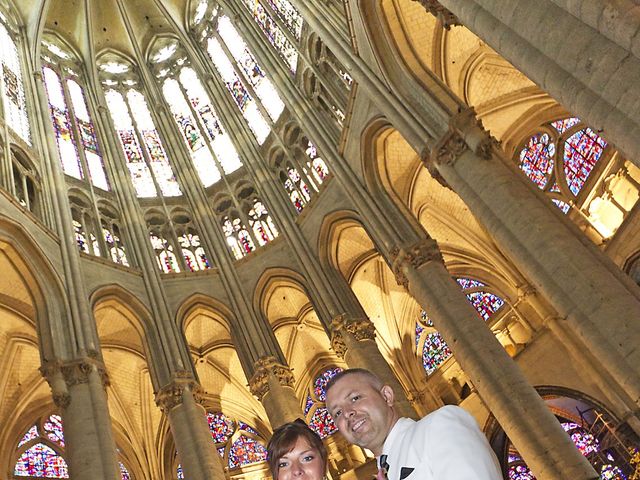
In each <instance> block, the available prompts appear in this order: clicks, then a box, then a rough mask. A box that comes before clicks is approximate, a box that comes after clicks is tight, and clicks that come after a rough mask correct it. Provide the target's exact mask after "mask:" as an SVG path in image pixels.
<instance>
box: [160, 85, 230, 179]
mask: <svg viewBox="0 0 640 480" xmlns="http://www.w3.org/2000/svg"><path fill="white" fill-rule="evenodd" d="M162 92H163V93H164V97H165V99H166V100H167V103H168V104H169V107H170V108H171V113H173V117H174V119H175V121H176V123H177V125H178V128H179V130H180V133H181V134H182V137H183V139H184V141H185V143H186V144H187V147H188V149H189V153H190V154H191V159H192V161H193V164H194V166H195V168H196V171H197V172H198V175H199V176H200V180H201V181H202V184H203V185H204V186H205V187H208V186H209V185H212V184H214V183H215V182H217V181H218V180H220V171H219V170H218V167H217V166H216V164H215V162H214V160H213V155H212V154H211V151H210V150H209V148H207V145H206V144H205V140H204V137H203V134H202V130H201V129H200V126H199V125H198V123H197V122H196V119H195V118H194V116H193V115H192V113H191V109H190V108H189V104H188V103H187V102H186V100H185V99H184V95H183V93H182V90H181V88H180V85H179V83H178V82H177V81H176V80H174V79H172V78H169V79H167V80H165V82H164V84H163V86H162ZM205 113H206V112H205Z"/></svg>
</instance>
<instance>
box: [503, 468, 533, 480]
mask: <svg viewBox="0 0 640 480" xmlns="http://www.w3.org/2000/svg"><path fill="white" fill-rule="evenodd" d="M509 480H536V477H534V476H533V473H531V470H529V468H528V467H527V466H526V465H511V466H510V467H509Z"/></svg>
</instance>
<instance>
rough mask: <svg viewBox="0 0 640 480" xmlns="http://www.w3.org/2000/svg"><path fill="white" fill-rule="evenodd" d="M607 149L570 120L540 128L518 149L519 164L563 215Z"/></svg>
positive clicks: (589, 131)
mask: <svg viewBox="0 0 640 480" xmlns="http://www.w3.org/2000/svg"><path fill="white" fill-rule="evenodd" d="M606 149H607V142H606V141H605V140H604V139H603V138H602V137H600V136H599V135H598V134H596V133H595V132H594V131H593V130H592V129H591V128H589V127H587V126H586V125H584V124H582V123H581V122H580V120H579V119H578V118H575V117H570V118H565V119H560V120H556V121H554V122H550V123H548V124H546V125H543V126H541V127H540V129H539V132H538V133H536V134H534V135H532V136H531V137H530V138H529V139H528V140H527V141H526V143H525V144H524V146H523V147H522V149H521V150H520V152H519V158H518V164H519V166H520V169H521V170H522V171H523V172H524V174H525V175H526V176H527V177H528V178H529V179H530V180H531V181H532V182H533V183H534V184H536V185H537V186H538V187H539V188H540V189H542V190H544V191H545V192H546V193H547V195H548V196H549V197H550V198H551V200H552V201H553V203H554V204H555V205H556V206H557V207H558V208H560V210H562V212H563V213H565V214H566V213H568V212H569V211H570V210H571V205H572V203H576V201H577V200H578V195H579V194H580V191H581V190H582V188H583V187H584V185H585V183H586V181H587V179H588V178H589V176H590V175H591V172H592V171H593V169H594V168H595V167H596V164H597V162H598V161H599V160H600V158H602V156H603V154H604V153H605V151H606Z"/></svg>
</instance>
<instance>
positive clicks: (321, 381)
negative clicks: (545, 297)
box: [304, 367, 342, 438]
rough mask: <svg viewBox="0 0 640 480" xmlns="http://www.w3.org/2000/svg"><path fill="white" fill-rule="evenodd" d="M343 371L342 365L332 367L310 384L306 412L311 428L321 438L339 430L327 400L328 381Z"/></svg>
mask: <svg viewBox="0 0 640 480" xmlns="http://www.w3.org/2000/svg"><path fill="white" fill-rule="evenodd" d="M341 371H342V368H340V367H331V368H329V369H327V370H325V371H323V372H322V373H320V374H319V375H318V376H316V378H314V380H313V382H312V384H311V385H310V386H309V391H308V393H307V399H306V401H305V406H304V414H305V418H306V420H307V424H308V425H309V428H311V430H313V431H314V432H316V433H317V434H318V435H319V436H320V438H326V437H328V436H329V435H332V434H334V433H335V432H336V431H337V430H338V429H337V427H336V425H335V424H334V423H333V420H332V419H331V416H330V415H329V412H328V410H327V406H326V404H325V401H326V399H327V392H326V387H327V383H329V380H331V379H332V378H333V377H335V376H336V374H338V373H339V372H341Z"/></svg>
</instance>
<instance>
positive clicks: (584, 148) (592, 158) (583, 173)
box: [564, 128, 607, 195]
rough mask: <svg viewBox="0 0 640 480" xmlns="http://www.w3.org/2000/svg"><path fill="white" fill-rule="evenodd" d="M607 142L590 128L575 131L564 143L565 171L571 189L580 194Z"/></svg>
mask: <svg viewBox="0 0 640 480" xmlns="http://www.w3.org/2000/svg"><path fill="white" fill-rule="evenodd" d="M606 146H607V142H605V141H604V139H603V138H602V137H600V136H598V135H597V134H596V133H595V132H594V131H593V130H591V129H590V128H585V129H584V130H580V131H579V132H576V133H574V134H573V135H571V137H569V138H568V139H567V141H566V142H565V144H564V172H565V175H566V179H567V185H568V186H569V190H571V192H572V193H573V194H574V195H578V193H579V192H580V190H581V189H582V187H583V186H584V183H585V182H586V181H587V177H589V174H590V173H591V171H592V170H593V167H594V166H595V165H596V162H597V161H598V160H599V159H600V157H601V156H602V152H603V151H604V149H605V148H606Z"/></svg>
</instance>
